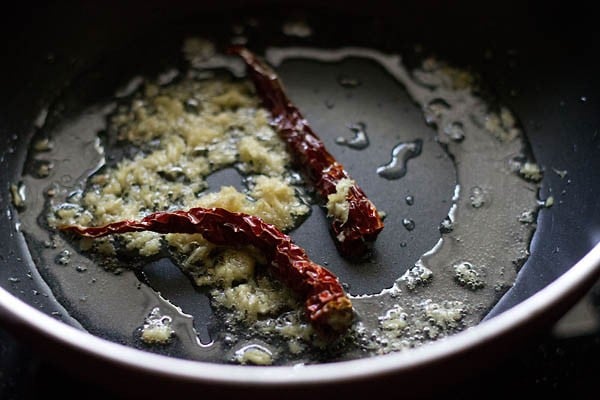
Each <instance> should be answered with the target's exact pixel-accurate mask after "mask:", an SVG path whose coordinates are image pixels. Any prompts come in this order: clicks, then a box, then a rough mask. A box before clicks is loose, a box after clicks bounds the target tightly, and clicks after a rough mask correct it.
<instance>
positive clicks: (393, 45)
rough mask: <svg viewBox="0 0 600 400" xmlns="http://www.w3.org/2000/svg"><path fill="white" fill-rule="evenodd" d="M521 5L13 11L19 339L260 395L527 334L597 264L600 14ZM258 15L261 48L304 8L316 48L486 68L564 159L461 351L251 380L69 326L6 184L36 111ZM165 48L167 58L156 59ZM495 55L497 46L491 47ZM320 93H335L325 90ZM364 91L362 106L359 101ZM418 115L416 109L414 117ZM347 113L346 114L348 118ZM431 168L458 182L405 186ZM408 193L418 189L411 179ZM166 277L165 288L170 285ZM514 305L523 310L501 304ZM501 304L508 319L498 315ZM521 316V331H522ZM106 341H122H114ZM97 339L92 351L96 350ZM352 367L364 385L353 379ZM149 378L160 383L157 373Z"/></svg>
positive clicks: (11, 252)
mask: <svg viewBox="0 0 600 400" xmlns="http://www.w3.org/2000/svg"><path fill="white" fill-rule="evenodd" d="M515 7H516V6H515V5H509V4H506V5H505V6H501V7H499V8H498V9H494V10H487V9H485V7H481V6H478V7H472V6H470V5H467V4H466V3H451V4H437V3H436V2H428V3H426V4H423V5H418V6H417V5H410V6H409V5H402V6H392V5H389V4H385V3H381V4H379V3H377V4H371V5H369V6H368V7H366V6H365V5H357V6H350V5H347V4H341V3H340V4H337V3H335V2H334V3H330V4H328V5H327V6H324V5H318V6H317V5H311V3H310V2H308V4H304V5H302V6H295V7H291V6H283V5H277V3H276V2H275V3H273V4H271V3H270V2H257V3H252V4H250V3H246V2H231V3H228V4H227V5H218V4H209V5H202V6H201V7H199V6H198V5H192V4H187V3H183V4H179V5H178V7H167V6H165V5H162V4H158V3H157V4H153V3H151V4H148V3H144V4H143V5H140V4H137V3H136V2H133V3H127V4H125V5H122V4H119V5H116V4H111V5H110V6H109V5H103V6H100V5H97V6H91V5H87V6H86V5H83V6H82V5H65V4H63V5H45V6H43V7H40V8H39V9H31V10H24V9H17V10H15V11H14V12H13V11H11V12H7V13H5V18H4V19H5V20H6V21H5V24H4V27H5V29H6V32H5V33H4V34H3V42H2V43H3V49H4V54H5V55H6V56H5V60H4V62H3V67H4V68H5V72H4V73H3V74H2V88H3V96H2V100H1V106H0V129H1V133H2V141H3V146H2V153H1V157H0V160H1V162H2V170H1V175H0V180H1V182H2V185H1V187H2V191H1V192H0V193H1V199H2V204H3V206H4V208H5V210H6V212H4V213H2V216H1V218H2V230H1V231H0V232H1V234H2V242H3V246H2V249H1V253H0V254H1V256H2V257H1V258H0V262H1V263H2V265H1V268H0V282H2V288H3V292H2V295H3V297H2V298H1V300H2V302H1V303H0V305H1V307H0V310H2V314H1V315H2V317H3V318H2V321H3V323H5V325H6V327H7V328H8V329H10V330H12V331H14V332H16V333H17V334H18V335H19V336H21V333H22V335H23V338H24V340H28V341H30V340H32V341H33V342H34V343H36V344H37V345H38V346H39V348H40V350H44V352H43V354H49V355H54V356H56V355H58V354H60V355H61V357H59V359H60V361H61V362H64V363H65V364H67V365H68V363H69V362H73V361H74V360H78V362H77V365H78V367H81V369H82V372H83V373H84V374H86V375H89V374H90V373H91V371H101V373H102V375H103V376H108V377H114V376H115V374H114V372H115V371H119V373H125V374H127V376H131V377H132V379H133V377H135V380H136V382H140V385H137V384H136V385H134V384H132V383H131V382H132V380H130V379H127V382H122V381H121V380H119V379H117V380H115V381H114V383H115V385H116V386H117V387H119V388H122V386H125V388H129V389H132V390H133V391H138V390H142V388H143V385H142V383H144V382H156V381H160V382H161V388H163V389H174V388H175V389H181V390H184V389H190V388H192V389H193V388H198V387H202V388H203V390H215V391H223V390H225V388H227V389H228V390H231V391H236V390H238V389H242V388H243V389H249V388H251V389H254V390H257V391H262V392H263V394H264V393H265V390H268V389H269V388H270V387H272V386H273V385H287V386H289V387H290V388H296V389H297V392H296V393H302V391H304V390H305V389H306V388H309V387H313V386H314V385H318V386H319V388H320V390H336V391H338V390H341V388H342V387H343V388H345V389H350V390H359V389H363V390H364V389H365V388H368V387H370V385H369V383H372V384H377V385H380V384H382V383H386V382H408V381H409V380H411V379H418V378H423V377H425V376H427V374H437V375H435V376H438V375H439V376H441V375H443V373H444V371H446V369H447V368H451V367H453V368H452V371H453V374H452V376H453V377H457V376H460V373H459V372H458V370H457V368H456V367H455V366H457V365H459V366H461V365H462V366H464V365H465V364H464V363H466V362H469V363H474V364H475V365H477V364H476V363H481V362H483V363H489V362H491V358H490V357H492V356H495V355H498V353H499V352H498V351H491V350H493V349H495V350H498V349H502V348H503V347H502V346H505V345H508V344H512V343H519V341H518V340H517V339H524V338H526V337H528V336H529V335H528V334H532V333H534V332H537V331H539V330H542V329H543V328H545V327H547V326H548V325H549V324H550V323H551V322H553V321H555V320H556V319H558V318H559V317H560V315H562V313H564V312H565V311H566V310H568V308H569V307H570V306H571V305H572V304H573V303H574V302H575V301H576V299H577V298H578V297H579V296H580V295H582V294H583V293H584V292H585V289H587V288H588V287H589V286H590V285H591V284H592V283H593V282H594V280H595V278H597V276H598V259H599V256H598V254H597V251H596V253H593V254H591V255H590V256H588V258H585V259H584V261H583V262H581V263H580V264H579V265H578V266H577V268H572V267H573V266H574V265H575V264H576V263H578V262H579V261H580V260H582V258H584V256H585V255H586V254H588V253H589V252H590V251H591V250H592V248H593V247H594V245H595V244H597V243H598V240H599V235H600V233H599V229H600V206H599V205H598V203H597V198H598V195H599V194H600V186H599V183H600V161H599V160H600V157H599V156H600V133H599V132H600V120H599V113H598V111H600V110H599V107H598V104H599V103H598V94H599V93H600V88H599V82H598V78H597V76H596V75H595V74H596V71H597V70H598V63H597V61H596V60H595V59H594V58H593V56H594V51H595V48H594V47H593V40H592V37H593V34H594V33H595V32H594V28H593V24H591V23H590V22H589V21H586V13H585V10H578V11H577V12H572V13H569V12H564V10H560V9H558V8H552V6H548V5H546V6H545V7H544V8H541V7H537V5H535V4H531V3H530V4H525V5H519V6H518V7H517V8H515ZM248 15H251V16H253V17H255V18H257V19H260V21H261V22H262V24H263V25H261V26H262V27H263V29H257V30H255V31H254V33H253V34H254V35H255V36H254V37H252V38H251V41H250V42H251V43H256V45H257V48H256V50H257V51H260V50H261V48H260V46H261V44H262V45H286V44H288V43H287V41H288V40H289V38H287V37H283V36H282V35H281V34H280V32H279V30H278V27H279V26H280V25H279V24H280V21H281V20H282V19H284V18H288V17H290V16H295V15H301V16H305V17H306V18H307V19H308V20H309V21H310V23H311V24H312V26H315V27H317V29H315V30H316V31H317V32H319V34H318V35H315V36H314V37H312V38H311V39H309V40H308V42H303V43H304V44H308V45H311V46H316V47H324V48H326V47H336V46H345V45H352V46H363V47H370V48H377V49H380V50H382V51H393V52H400V53H401V54H403V56H404V57H405V62H407V63H409V64H410V63H413V62H414V63H416V62H417V60H418V59H419V57H420V56H421V55H422V54H420V53H418V52H416V51H415V49H418V48H421V49H425V51H426V52H430V53H431V54H435V55H438V56H439V57H440V58H442V59H446V60H449V61H450V62H453V63H455V64H457V65H460V66H463V67H468V68H470V69H472V70H474V71H477V72H479V73H480V74H481V75H482V80H483V81H484V82H488V83H490V87H491V88H492V89H493V92H491V93H488V94H487V95H489V96H491V97H493V98H494V99H496V100H497V101H499V102H502V103H503V104H506V105H508V106H509V107H510V108H511V109H513V110H514V111H515V113H516V114H517V115H518V116H519V118H520V122H521V124H522V126H523V128H524V130H525V132H526V133H527V137H528V139H529V142H530V144H531V149H530V150H531V152H532V154H533V156H534V157H535V159H536V160H537V161H538V163H539V164H540V165H542V166H543V167H544V168H545V169H546V170H548V171H550V170H551V169H552V168H556V169H559V170H568V175H567V176H568V179H564V178H561V177H560V176H559V175H558V174H553V173H548V174H545V177H544V180H543V181H542V184H541V190H540V194H539V195H540V198H547V197H548V196H549V195H553V196H554V197H555V199H556V201H557V203H556V204H555V206H553V207H552V208H549V209H544V210H542V212H540V214H539V216H538V225H537V230H536V234H535V236H534V240H533V242H532V244H531V257H530V258H529V259H528V261H527V263H526V264H525V265H523V266H522V267H521V268H520V272H519V275H518V278H517V282H516V284H515V285H514V287H512V288H511V289H510V290H508V291H507V292H506V293H505V294H504V296H503V297H502V298H501V299H500V300H499V302H498V303H497V304H496V305H495V307H493V308H492V309H490V310H486V317H485V319H490V321H486V322H490V323H489V324H483V325H482V326H481V330H480V331H477V330H474V331H473V332H469V334H470V336H469V335H464V336H460V337H458V338H457V339H456V341H455V343H454V346H453V350H449V349H448V348H446V349H442V346H441V345H440V346H438V347H437V348H436V347H434V348H433V350H432V351H431V352H427V351H424V352H421V353H419V352H416V354H415V355H414V356H412V357H411V355H407V356H406V358H398V359H388V358H384V359H382V360H381V361H380V362H379V364H377V362H378V360H369V361H373V364H369V365H368V366H361V365H360V364H356V365H354V367H355V368H354V369H348V370H347V371H345V372H344V371H343V372H339V370H338V371H337V372H332V371H331V370H327V367H323V369H319V368H315V370H314V372H311V371H308V372H307V373H306V375H305V376H301V375H300V376H291V377H290V378H289V379H287V380H286V378H285V376H286V372H285V371H281V375H279V377H271V376H260V375H257V376H254V375H252V376H251V379H253V381H248V380H247V379H248V378H247V377H245V376H244V375H246V373H241V374H240V375H237V372H231V375H229V373H228V372H227V370H223V371H221V370H220V369H218V368H214V369H213V372H214V374H205V375H204V376H198V375H202V373H206V371H202V370H200V371H198V370H195V369H194V367H191V366H189V365H187V364H186V365H173V367H174V368H175V369H174V370H172V371H166V372H160V371H157V370H156V369H155V368H154V367H152V362H153V359H151V358H149V359H146V358H145V357H146V355H142V356H140V355H138V354H137V353H136V352H133V353H130V350H129V349H121V348H118V347H116V348H115V347H111V346H112V345H107V344H106V343H105V342H103V341H99V342H96V338H93V339H92V338H90V339H89V341H87V343H86V341H84V340H82V338H86V336H83V337H82V336H81V335H78V334H76V333H72V332H71V331H66V332H63V331H61V326H62V325H64V324H63V323H66V324H67V325H72V326H76V327H78V326H80V323H79V322H78V321H77V320H76V319H73V318H72V317H71V316H69V315H68V311H67V310H68V307H67V308H65V304H61V303H60V302H58V301H57V299H56V298H55V296H54V295H55V294H56V293H52V292H51V291H50V290H49V288H48V286H47V285H46V283H45V282H44V281H43V279H41V277H40V276H39V275H38V273H37V269H36V266H35V265H32V260H31V258H30V253H29V250H28V248H27V245H26V243H25V241H24V239H23V237H22V236H21V234H20V233H19V231H18V230H17V224H18V219H19V214H18V211H17V210H16V209H15V208H14V206H13V205H12V204H11V198H10V194H9V190H8V188H9V185H10V183H14V182H18V181H19V180H20V177H21V174H22V173H23V168H24V165H25V162H26V157H27V148H28V145H29V142H30V141H31V139H32V137H33V135H34V134H35V133H36V132H35V131H36V128H35V121H36V118H38V116H39V113H40V110H42V109H44V108H47V107H50V109H52V105H55V104H57V103H61V104H62V105H63V109H62V110H59V112H58V113H57V114H56V115H51V116H50V117H49V118H47V121H50V122H52V121H56V123H57V124H58V123H59V122H60V121H61V118H62V119H68V118H69V116H70V115H73V114H76V113H77V112H78V111H79V110H81V109H82V108H83V107H85V105H87V104H90V103H93V102H95V101H97V100H98V99H101V98H104V97H105V96H109V95H110V94H111V93H112V92H113V91H114V88H115V87H118V86H119V85H121V84H123V83H124V82H126V81H127V79H128V78H130V77H131V76H133V75H136V74H140V73H145V74H153V73H157V72H159V71H162V70H164V69H165V68H166V67H169V66H170V64H171V63H172V60H173V58H172V57H173V56H174V54H173V53H174V52H176V51H178V50H179V49H178V48H173V47H172V43H173V39H174V38H178V37H182V36H185V35H187V34H189V33H198V32H199V33H205V32H210V34H212V35H215V36H217V37H218V36H219V35H225V32H224V26H225V25H226V24H225V23H224V21H230V20H234V21H235V20H243V19H244V18H246V17H247V16H248ZM588 15H591V13H589V14H588ZM575 16H577V17H578V19H577V22H578V24H577V25H574V22H575V19H574V17H575ZM579 18H582V19H579ZM417 44H418V45H419V46H416V45H417ZM157 54H158V55H160V56H159V57H156V55H157ZM486 54H493V55H494V57H493V58H491V59H490V58H489V57H487V56H486ZM298 79H303V80H305V81H306V84H307V85H309V84H310V83H311V79H316V78H314V77H311V76H310V75H305V76H302V75H300V77H299V78H298ZM376 90H385V88H384V87H379V88H376ZM322 95H323V96H326V93H323V94H322ZM324 100H325V99H324ZM324 100H323V101H324ZM355 101H357V102H359V103H358V104H360V98H356V99H355ZM417 115H418V112H417V111H415V114H413V115H412V118H417ZM337 122H339V124H344V123H346V122H347V121H337ZM357 178H360V176H357ZM224 179H227V178H226V177H225V178H224ZM419 180H420V181H421V182H423V181H424V180H426V181H427V182H428V184H430V185H431V186H437V187H443V185H447V182H448V177H447V176H446V177H445V176H440V175H436V174H432V173H426V175H425V176H424V177H417V178H415V179H414V181H407V182H405V184H406V186H407V187H408V188H412V190H417V188H418V187H419ZM425 192H426V191H425ZM406 193H407V194H408V193H409V192H408V189H407V192H406ZM404 194H405V193H404V192H403V193H402V196H401V198H403V196H404ZM432 195H433V196H434V195H435V193H434V194H432ZM441 196H442V197H443V195H441ZM414 207H416V208H414V209H413V210H415V211H414V212H417V213H421V214H423V215H425V216H426V215H430V219H429V220H428V219H427V218H424V219H423V220H422V221H423V222H422V225H423V226H424V227H429V228H430V229H433V228H435V227H437V223H438V222H439V219H440V216H443V212H445V211H444V209H439V210H436V209H435V207H434V208H432V204H428V203H425V202H423V203H416V204H415V206H414ZM419 207H421V209H419ZM436 213H437V214H436ZM440 213H442V214H440ZM438 214H439V215H438ZM423 229H427V228H423ZM407 235H408V234H407ZM407 237H408V236H407ZM427 237H428V235H426V234H424V232H423V231H422V230H420V229H415V230H414V231H412V232H411V234H410V238H411V240H410V241H409V243H410V245H409V246H407V248H406V249H405V250H404V253H403V254H404V256H405V257H406V258H407V259H409V260H411V259H413V261H414V259H416V258H417V257H418V256H419V255H420V254H422V253H423V252H424V251H425V250H427V249H428V248H430V247H431V243H429V242H428V241H427V240H428V239H427ZM318 240H319V239H317V241H318ZM327 240H328V238H327ZM571 268H572V271H570V269H571ZM567 271H568V273H566V272H567ZM565 273H566V274H565ZM562 275H565V276H564V278H565V279H563V280H559V282H558V285H557V286H556V285H555V286H554V287H551V288H550V289H552V290H546V291H545V292H542V293H541V295H542V296H541V297H537V302H533V303H531V302H530V303H524V304H523V305H529V307H530V308H528V309H524V308H521V309H518V308H515V309H511V308H512V307H514V306H516V305H519V304H520V303H522V302H523V301H524V300H526V299H529V298H530V297H531V296H533V295H534V294H536V293H538V292H539V291H540V290H542V289H543V288H546V287H547V286H548V285H549V284H550V283H551V282H553V281H555V280H556V279H557V278H558V277H560V276H562ZM161 278H165V277H164V276H162V277H161V276H156V277H155V280H154V281H153V283H154V284H155V285H158V286H159V287H158V289H159V290H161V292H165V291H169V290H171V291H172V293H173V294H174V295H175V294H177V293H181V291H182V290H183V289H182V286H178V285H177V284H174V285H173V284H171V285H165V284H164V279H161ZM167 278H169V279H170V281H171V282H172V281H173V280H176V279H181V277H178V276H169V277H167ZM161 282H163V283H162V285H163V286H160V285H161ZM176 282H180V283H181V282H183V281H181V280H179V281H177V280H176ZM353 284H354V286H355V288H356V286H357V285H358V286H360V285H361V284H362V285H365V288H364V290H367V291H368V290H375V289H373V288H370V287H369V285H376V281H373V280H369V279H365V280H361V279H360V278H356V279H355V280H354V281H353ZM182 285H184V284H183V283H182ZM184 286H185V285H184ZM359 289H360V288H359ZM66 290H68V288H67V289H66ZM39 293H42V294H44V295H40V294H39ZM184 293H186V292H185V291H184ZM46 295H47V296H46ZM58 297H59V298H60V293H58ZM16 299H19V300H20V301H22V302H24V303H27V304H29V305H30V306H32V307H33V308H34V309H37V310H39V311H41V312H42V313H44V314H46V315H49V316H51V317H54V319H59V320H61V321H62V322H61V323H60V324H56V321H52V320H51V319H48V318H42V317H39V318H38V317H37V314H32V313H33V311H31V310H30V309H28V308H26V307H23V305H22V303H20V302H18V301H17V300H16ZM507 310H510V311H511V312H513V311H514V314H512V315H511V314H510V313H505V314H502V313H503V312H505V311H507ZM519 310H521V311H520V312H519ZM501 314H502V315H501ZM499 315H500V317H498V318H492V317H494V316H499ZM505 315H508V316H509V317H507V318H505V319H502V318H501V317H502V316H505ZM36 320H37V321H39V322H35V321H36ZM518 328H520V329H521V330H520V332H518V333H517V329H518ZM110 339H113V340H116V341H119V340H118V338H110ZM448 343H450V342H448ZM90 344H92V349H90V348H89V347H88V346H89V345H90ZM105 345H106V346H107V347H104V346H105ZM93 348H96V349H102V352H103V353H104V356H103V355H101V354H97V353H95V351H94V350H93ZM501 352H502V351H500V353H501ZM82 360H85V361H82ZM169 366H171V365H169ZM188 367H189V369H187V370H186V368H188ZM454 372H456V375H455V374H454ZM129 374H130V375H129ZM215 374H216V375H215ZM432 376H433V375H432ZM348 379H352V380H353V381H354V382H355V383H361V385H360V386H357V385H350V382H349V381H348ZM121 383H124V384H125V385H121ZM340 385H341V386H340ZM152 387H153V389H155V388H156V386H155V385H152ZM267 393H269V392H267Z"/></svg>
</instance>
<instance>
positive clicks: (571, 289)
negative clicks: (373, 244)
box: [0, 242, 600, 387]
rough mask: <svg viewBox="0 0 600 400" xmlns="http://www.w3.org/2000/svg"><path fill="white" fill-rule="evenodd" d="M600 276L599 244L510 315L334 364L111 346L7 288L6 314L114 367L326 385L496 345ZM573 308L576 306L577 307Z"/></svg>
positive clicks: (0, 301) (252, 382) (210, 380)
mask: <svg viewBox="0 0 600 400" xmlns="http://www.w3.org/2000/svg"><path fill="white" fill-rule="evenodd" d="M599 278H600V242H598V243H597V244H596V245H595V246H594V247H593V248H592V249H591V250H590V251H589V252H588V253H587V254H586V255H585V256H584V257H583V258H581V259H580V260H579V261H578V262H577V263H575V264H574V265H573V266H572V267H571V268H570V269H569V270H567V271H566V272H565V273H564V274H563V275H562V276H560V277H558V278H557V279H556V280H555V281H553V282H551V283H550V284H548V285H547V286H546V287H545V288H543V289H541V290H540V291H538V292H537V293H535V294H533V295H532V296H531V297H529V298H528V299H526V300H524V301H522V302H521V303H519V304H517V305H515V306H514V307H512V308H510V309H508V310H506V311H505V312H503V313H501V314H499V315H497V316H495V317H493V318H490V319H489V320H485V321H482V322H480V323H479V324H478V325H475V326H474V327H472V328H469V329H467V330H465V331H462V332H459V333H456V334H454V335H452V336H450V337H447V338H445V339H443V340H440V341H436V342H433V343H429V344H427V345H424V346H422V347H420V348H415V349H411V350H410V351H405V352H399V353H392V354H386V355H381V356H376V357H371V358H365V359H358V360H350V361H340V362H334V363H325V364H315V365H308V366H304V365H299V366H268V367H259V366H242V365H229V364H214V363H208V362H201V361H193V360H185V359H179V358H174V357H169V356H165V355H160V354H155V353H151V352H147V351H144V350H141V349H135V348H132V347H129V346H126V345H123V344H119V343H115V342H111V341H109V340H107V339H103V338H100V337H97V336H94V335H92V334H91V333H88V332H86V331H83V330H80V329H77V328H75V327H72V326H70V325H67V324H66V323H64V322H61V321H59V320H56V319H54V318H52V317H50V316H49V315H47V314H44V313H43V312H41V311H39V310H37V309H35V308H33V307H32V306H31V305H29V304H27V303H26V302H24V301H22V300H21V299H18V298H17V297H15V296H13V295H12V294H10V293H9V292H8V291H6V290H5V289H4V288H2V287H0V317H1V319H2V320H6V321H8V325H9V326H8V330H9V331H13V332H15V333H18V330H19V329H23V328H25V329H26V330H29V331H30V333H33V334H35V335H37V336H38V337H41V338H43V339H49V340H50V341H51V342H52V343H57V344H59V345H60V346H64V347H65V348H67V349H69V350H72V351H75V352H77V353H79V354H80V355H85V356H86V357H92V358H95V359H98V360H100V361H103V362H105V363H108V364H112V365H116V366H120V367H125V368H129V369H134V370H136V372H139V373H143V374H147V375H151V376H154V377H162V378H167V379H170V380H175V381H187V382H192V383H198V384H211V385H215V384H227V385H229V386H232V385H233V386H252V387H269V386H274V385H277V386H278V387H281V385H296V386H297V385H301V386H306V385H319V384H332V383H343V382H344V381H350V380H356V379H370V378H376V377H378V376H382V375H385V374H390V373H394V374H400V373H403V372H409V371H411V370H416V369H419V368H422V367H424V366H426V365H430V364H431V363H435V362H438V361H442V360H448V359H451V358H452V357H456V356H458V355H459V354H461V353H464V352H467V351H469V350H473V349H476V348H477V347H478V346H482V345H485V344H489V343H490V342H493V341H494V340H496V339H499V338H501V337H503V336H505V335H507V334H509V333H511V332H514V331H515V330H518V329H519V328H523V327H525V326H527V325H528V324H531V323H533V322H534V321H535V320H537V319H539V318H542V317H543V316H545V315H546V314H547V313H548V311H549V310H551V309H552V308H553V307H557V306H559V305H560V303H561V302H565V301H569V300H570V301H573V302H574V300H573V299H574V298H577V299H579V298H580V297H582V296H583V294H584V293H585V292H587V290H588V289H589V288H590V287H591V286H592V285H593V284H594V283H595V282H596V281H597V280H598V279H599ZM571 305H572V304H571Z"/></svg>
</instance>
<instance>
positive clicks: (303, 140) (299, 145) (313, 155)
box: [228, 46, 383, 258]
mask: <svg viewBox="0 0 600 400" xmlns="http://www.w3.org/2000/svg"><path fill="white" fill-rule="evenodd" d="M228 52H229V53H230V54H236V55H239V56H240V57H242V59H243V60H244V61H245V63H246V65H247V70H248V75H249V76H250V78H251V79H252V81H253V83H254V86H255V88H256V91H257V93H258V95H259V96H260V97H261V99H262V102H263V106H264V107H265V108H266V109H268V110H269V111H270V112H271V115H272V117H273V121H272V124H273V125H274V126H275V128H276V130H277V132H278V134H279V136H280V137H281V138H282V139H283V140H284V141H285V142H286V143H287V146H288V149H289V150H290V153H291V154H292V155H293V158H294V161H295V163H296V164H297V165H298V166H300V168H301V169H302V170H303V172H304V174H305V175H306V176H307V177H308V179H309V180H310V181H311V182H312V184H313V186H314V188H315V190H316V192H317V194H318V195H319V197H320V199H321V201H323V202H327V196H328V195H330V194H333V193H335V192H336V184H337V183H338V182H339V181H340V180H342V179H344V178H347V179H352V178H351V177H350V175H349V174H348V172H347V171H346V170H345V169H344V167H343V166H342V165H341V164H340V163H338V162H337V161H336V159H335V158H334V157H333V156H332V155H331V153H329V151H328V150H327V149H326V148H325V145H324V144H323V142H322V141H321V139H319V137H318V136H317V135H316V134H315V132H314V131H313V130H312V128H311V127H310V125H309V124H308V122H307V121H306V119H305V118H304V117H303V116H302V114H301V113H300V110H298V108H297V107H296V106H295V105H294V104H293V103H292V102H291V101H290V100H289V99H288V97H287V95H286V93H285V90H284V87H283V84H282V83H281V81H280V80H279V78H278V77H277V75H276V74H275V72H274V71H273V70H272V69H271V68H270V67H269V66H267V65H266V64H265V63H263V62H262V61H261V60H259V59H258V58H257V57H256V56H255V55H254V54H253V53H252V52H250V51H249V50H248V49H246V48H244V47H242V46H232V47H230V48H229V50H228ZM346 201H347V202H348V204H349V212H348V219H347V221H345V222H342V221H339V220H337V219H335V218H334V219H332V222H331V231H332V235H333V236H334V238H335V241H336V245H337V247H338V250H339V251H340V253H341V254H342V255H343V256H345V257H348V258H361V257H364V256H365V255H367V254H368V252H369V248H370V243H372V242H373V241H375V239H376V238H377V236H378V235H379V233H380V232H381V230H382V229H383V221H382V219H381V216H380V215H379V213H378V211H377V209H376V208H375V205H374V204H373V203H372V202H371V201H370V200H369V199H368V198H367V196H366V194H365V193H364V191H363V190H362V189H361V188H360V187H359V186H358V185H356V184H354V185H353V186H352V187H351V189H350V191H349V193H348V196H347V197H346Z"/></svg>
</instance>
